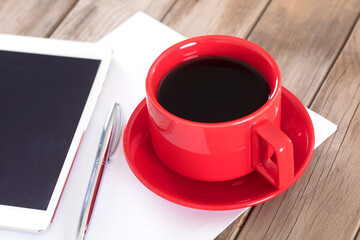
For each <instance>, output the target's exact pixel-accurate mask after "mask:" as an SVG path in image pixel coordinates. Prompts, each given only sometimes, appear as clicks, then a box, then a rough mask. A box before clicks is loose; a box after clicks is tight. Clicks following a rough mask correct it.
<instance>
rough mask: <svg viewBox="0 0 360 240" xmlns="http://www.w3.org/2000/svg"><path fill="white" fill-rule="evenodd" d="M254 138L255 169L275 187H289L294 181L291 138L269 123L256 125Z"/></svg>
mask: <svg viewBox="0 0 360 240" xmlns="http://www.w3.org/2000/svg"><path fill="white" fill-rule="evenodd" d="M252 136H253V137H252V143H253V144H252V146H253V151H252V152H253V168H254V169H255V170H256V171H258V172H259V173H260V174H261V175H263V176H264V177H265V178H266V179H267V180H268V181H269V182H270V183H271V184H272V185H273V186H274V187H276V188H278V189H282V188H285V187H287V186H288V185H289V184H291V183H292V182H293V179H294V150H293V144H292V142H291V140H290V138H289V137H288V136H287V135H286V134H285V133H284V132H282V131H281V130H280V129H279V128H278V127H276V126H275V125H274V124H272V123H270V122H269V121H263V122H260V123H258V124H256V125H255V126H254V127H253V134H252ZM267 149H270V150H269V151H268V150H267ZM271 149H272V150H271ZM271 153H273V154H272V156H271V157H269V155H271Z"/></svg>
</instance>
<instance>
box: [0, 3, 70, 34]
mask: <svg viewBox="0 0 360 240" xmlns="http://www.w3.org/2000/svg"><path fill="white" fill-rule="evenodd" d="M76 2H77V0H19V1H13V0H2V1H1V2H0V3H1V7H0V33H5V34H16V35H27V36H37V37H47V36H49V35H50V34H51V33H52V32H53V29H55V28H56V27H57V25H58V24H59V23H60V22H61V21H62V20H63V18H64V17H65V16H66V14H67V13H68V12H69V10H70V9H72V7H73V6H74V4H75V3H76Z"/></svg>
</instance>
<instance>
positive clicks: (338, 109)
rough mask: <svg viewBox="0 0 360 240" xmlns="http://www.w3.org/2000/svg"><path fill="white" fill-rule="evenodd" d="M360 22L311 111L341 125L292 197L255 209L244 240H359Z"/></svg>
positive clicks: (319, 152) (243, 232) (298, 183)
mask: <svg viewBox="0 0 360 240" xmlns="http://www.w3.org/2000/svg"><path fill="white" fill-rule="evenodd" d="M359 46H360V21H359V20H358V22H357V25H356V26H355V28H354V30H353V32H352V34H351V36H350V38H349V40H348V42H347V43H346V45H345V47H344V49H343V51H342V52H341V54H340V55H339V57H338V59H337V61H336V63H335V65H334V67H333V68H332V69H331V72H330V73H329V75H328V77H327V78H326V80H325V82H324V84H323V86H322V87H321V89H320V91H319V93H318V94H317V96H316V98H315V100H314V102H313V104H312V106H311V108H312V109H313V110H314V111H316V112H318V113H320V114H321V115H323V116H325V117H326V118H328V119H329V120H331V121H333V122H334V123H336V124H338V127H339V128H338V131H337V132H336V133H335V134H334V135H333V136H332V137H331V138H330V139H329V140H328V141H326V142H325V143H324V144H323V145H322V146H320V147H319V149H317V150H316V151H315V153H314V157H313V159H312V162H311V164H310V166H309V168H308V169H307V171H306V172H305V174H304V176H303V177H301V179H300V180H299V182H297V183H296V184H295V185H294V186H293V187H292V188H291V189H290V190H289V191H287V192H286V193H285V194H283V195H281V197H279V198H275V199H274V200H273V201H269V202H267V203H265V204H262V205H260V206H259V207H255V209H254V211H253V214H252V215H251V216H250V217H249V219H248V222H247V223H246V225H245V227H244V230H243V231H242V232H241V234H240V235H239V237H238V239H354V237H355V236H356V234H357V232H358V229H359V226H360V198H359V192H360V185H359V182H360V175H359V172H360V162H359V156H360V148H359V146H360V107H359V105H360V48H359Z"/></svg>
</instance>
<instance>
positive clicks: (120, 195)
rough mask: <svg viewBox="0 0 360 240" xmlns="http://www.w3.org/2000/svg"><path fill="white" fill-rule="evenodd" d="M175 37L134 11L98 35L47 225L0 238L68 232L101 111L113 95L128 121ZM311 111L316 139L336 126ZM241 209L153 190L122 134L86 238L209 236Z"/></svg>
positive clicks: (71, 234)
mask: <svg viewBox="0 0 360 240" xmlns="http://www.w3.org/2000/svg"><path fill="white" fill-rule="evenodd" d="M182 39H184V37H183V36H181V35H179V34H178V33H176V32H175V31H173V30H171V29H169V28H168V27H166V26H164V25H163V24H161V23H159V22H158V21H156V20H154V19H152V18H151V17H149V16H147V15H145V14H143V13H137V14H136V15H134V16H133V17H132V18H131V19H129V20H128V21H127V22H125V23H124V24H122V25H120V26H119V27H118V28H117V29H115V30H114V31H113V32H112V33H110V34H109V35H108V36H106V37H105V38H104V39H102V41H100V44H106V45H109V46H111V47H112V48H113V50H114V55H113V61H112V63H111V66H110V69H109V73H108V77H107V80H106V82H105V84H104V87H103V90H102V93H101V95H100V97H99V100H98V102H97V105H96V108H95V111H94V114H93V117H92V119H91V121H90V125H89V127H88V129H87V131H86V133H85V136H84V138H83V141H82V143H81V145H80V148H79V151H78V154H77V157H76V160H75V163H74V166H73V169H72V172H71V174H70V176H69V179H68V183H67V185H66V187H65V190H64V193H63V196H62V199H61V201H60V204H59V207H58V210H57V213H56V215H55V218H54V221H53V225H52V226H51V228H50V229H49V230H48V231H46V232H43V233H40V234H33V233H23V232H16V231H11V230H0V239H8V240H11V239H14V240H15V239H16V240H18V239H25V240H26V239H34V240H35V239H36V240H40V239H51V240H56V239H59V240H63V239H75V236H76V230H77V225H78V220H79V215H80V210H81V206H82V202H83V197H84V194H85V191H86V187H87V184H88V180H89V176H90V172H91V169H92V165H93V162H94V159H95V155H96V150H97V146H98V142H99V139H100V133H101V128H102V126H103V123H104V121H105V118H106V115H107V113H108V111H109V110H110V108H111V107H112V104H113V102H115V101H116V102H119V103H120V105H121V109H122V114H123V119H124V120H127V119H128V118H129V117H130V114H131V113H132V111H133V110H134V108H135V107H136V106H137V104H138V103H139V102H140V101H141V100H142V99H143V98H144V97H145V77H146V75H147V71H148V69H149V68H150V65H151V63H152V62H153V61H154V60H155V58H156V57H157V56H158V55H159V54H160V53H161V52H162V51H163V50H165V49H166V48H167V47H169V46H171V45H172V44H174V43H176V42H178V41H180V40H182ZM311 117H312V119H313V121H314V126H315V138H316V143H317V144H319V143H321V142H322V141H324V140H325V139H326V138H327V137H328V136H330V135H331V134H332V133H333V131H335V129H336V126H335V125H333V124H332V123H330V122H329V121H327V120H326V119H324V118H323V117H321V116H319V115H318V114H316V113H313V112H311ZM334 126H335V128H334ZM243 210H244V209H238V210H231V211H205V210H197V209H191V208H187V207H183V206H179V205H176V204H174V203H171V202H169V201H167V200H165V199H163V198H161V197H159V196H157V195H156V194H154V193H152V192H151V191H150V190H148V189H147V188H146V187H144V186H143V185H142V184H141V183H140V182H139V181H138V180H137V178H136V177H135V176H134V174H133V173H132V172H131V170H130V168H129V167H128V165H127V163H126V160H125V156H124V153H123V150H122V141H121V142H120V143H119V147H118V148H117V150H116V152H115V155H114V156H113V158H112V163H111V164H108V165H107V166H106V167H105V171H104V175H103V179H102V183H101V186H100V189H99V195H98V198H97V203H96V207H95V211H94V214H93V216H92V220H91V224H90V226H89V230H88V233H87V237H86V239H87V240H98V239H106V240H109V239H127V240H131V239H156V240H158V239H174V240H176V239H179V240H180V239H181V240H182V239H190V240H191V239H194V240H195V239H196V240H201V239H204V240H208V239H212V238H214V237H216V236H217V235H218V234H219V233H220V232H221V231H222V230H223V229H224V228H225V227H226V226H227V225H228V224H230V223H231V222H232V221H233V220H234V219H235V218H236V217H238V216H239V215H240V214H241V213H242V212H243Z"/></svg>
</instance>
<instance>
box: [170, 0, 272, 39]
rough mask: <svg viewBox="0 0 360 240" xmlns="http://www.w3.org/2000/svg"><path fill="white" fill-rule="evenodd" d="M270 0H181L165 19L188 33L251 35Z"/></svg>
mask: <svg viewBox="0 0 360 240" xmlns="http://www.w3.org/2000/svg"><path fill="white" fill-rule="evenodd" d="M268 3H269V0H243V1H234V0H222V1H218V0H206V1H204V0H203V1H198V0H190V1H187V0H180V1H177V2H176V3H175V4H174V6H173V8H172V9H171V11H170V12H169V14H168V15H167V16H166V17H165V19H164V20H163V23H164V24H166V25H167V26H169V27H171V28H172V29H174V30H176V31H178V32H179V33H181V34H183V35H184V36H186V37H194V36H198V35H206V34H225V35H233V36H239V37H243V38H245V37H247V35H248V34H249V33H250V31H251V30H252V28H253V26H254V25H255V23H256V22H257V20H258V18H259V17H260V15H261V14H262V12H263V11H264V9H265V8H266V7H267V4H268Z"/></svg>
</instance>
